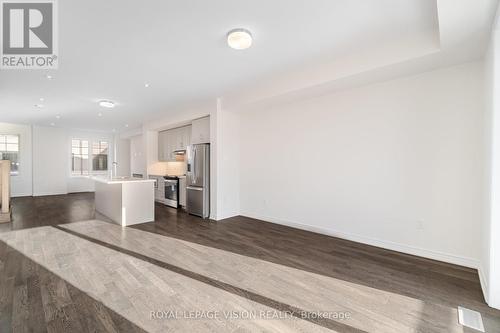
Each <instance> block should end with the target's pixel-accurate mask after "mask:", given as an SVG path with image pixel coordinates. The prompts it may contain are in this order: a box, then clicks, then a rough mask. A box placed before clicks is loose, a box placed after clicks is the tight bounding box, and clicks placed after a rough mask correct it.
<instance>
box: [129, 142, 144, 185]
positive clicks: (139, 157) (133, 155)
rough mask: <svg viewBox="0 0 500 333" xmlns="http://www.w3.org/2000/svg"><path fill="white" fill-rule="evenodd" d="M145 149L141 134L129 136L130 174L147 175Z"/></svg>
mask: <svg viewBox="0 0 500 333" xmlns="http://www.w3.org/2000/svg"><path fill="white" fill-rule="evenodd" d="M145 149H146V147H145V143H144V140H143V136H142V135H137V136H133V137H131V138H130V172H131V173H132V174H142V175H144V176H146V175H147V172H146V171H147V165H146V156H145V153H144V152H145Z"/></svg>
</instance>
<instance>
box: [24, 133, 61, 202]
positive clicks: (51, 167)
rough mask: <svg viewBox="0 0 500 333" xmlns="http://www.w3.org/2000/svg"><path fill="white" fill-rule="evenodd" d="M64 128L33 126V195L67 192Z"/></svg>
mask: <svg viewBox="0 0 500 333" xmlns="http://www.w3.org/2000/svg"><path fill="white" fill-rule="evenodd" d="M68 146H69V142H68V140H67V134H66V130H65V129H62V128H54V127H43V126H33V195H34V196H41V195H54V194H66V193H68V176H69V175H68V168H69V166H68V165H69V161H70V155H69V154H68Z"/></svg>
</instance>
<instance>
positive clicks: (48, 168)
mask: <svg viewBox="0 0 500 333" xmlns="http://www.w3.org/2000/svg"><path fill="white" fill-rule="evenodd" d="M72 138H78V139H87V140H89V143H90V145H91V144H92V142H94V141H97V140H103V141H107V142H108V143H109V145H110V147H113V136H112V135H110V134H107V133H99V132H89V131H78V130H71V129H66V128H57V127H45V126H33V195H35V196H41V195H56V194H65V193H74V192H91V191H94V181H93V180H92V179H90V178H89V177H82V176H78V177H74V176H72V175H71V163H70V161H71V139H72ZM108 161H109V163H108V167H109V168H111V161H113V151H112V149H111V150H110V153H109V156H108Z"/></svg>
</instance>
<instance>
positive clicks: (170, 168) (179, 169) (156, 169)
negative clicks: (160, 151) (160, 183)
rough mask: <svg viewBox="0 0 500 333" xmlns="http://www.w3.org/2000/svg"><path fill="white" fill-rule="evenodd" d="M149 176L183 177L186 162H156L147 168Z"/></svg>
mask: <svg viewBox="0 0 500 333" xmlns="http://www.w3.org/2000/svg"><path fill="white" fill-rule="evenodd" d="M148 169H149V174H150V175H159V176H163V175H172V176H180V175H185V174H186V170H187V163H186V162H158V163H155V164H152V165H150V166H149V168H148Z"/></svg>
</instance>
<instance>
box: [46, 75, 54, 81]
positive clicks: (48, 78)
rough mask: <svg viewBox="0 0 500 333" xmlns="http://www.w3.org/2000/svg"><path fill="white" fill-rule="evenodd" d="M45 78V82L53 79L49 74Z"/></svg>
mask: <svg viewBox="0 0 500 333" xmlns="http://www.w3.org/2000/svg"><path fill="white" fill-rule="evenodd" d="M45 77H46V78H47V80H52V79H53V78H54V77H53V76H52V75H50V74H47V75H45Z"/></svg>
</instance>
